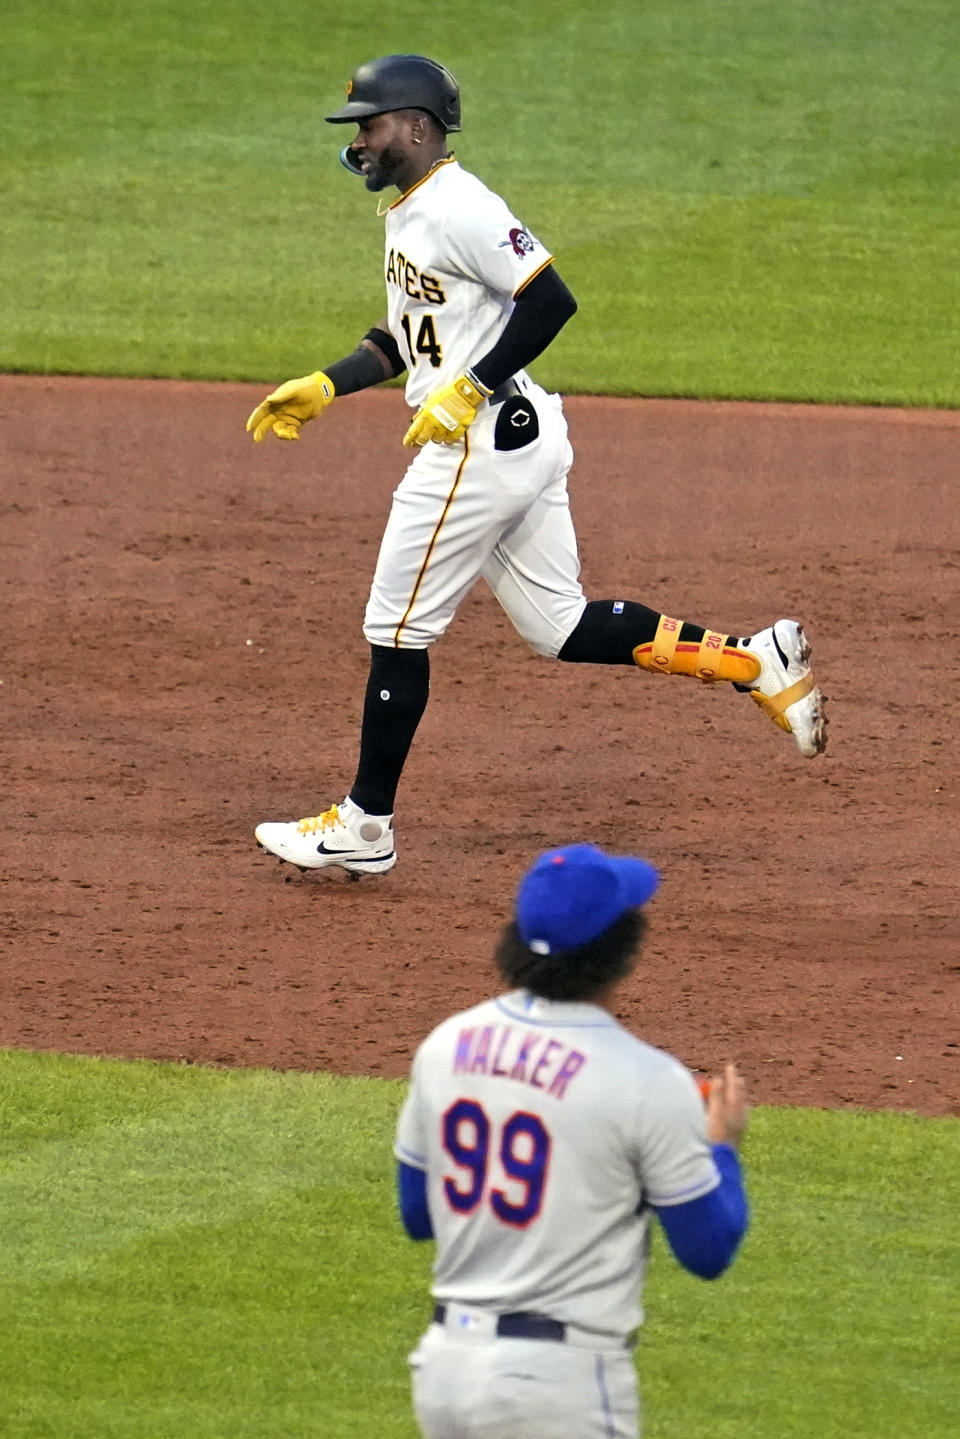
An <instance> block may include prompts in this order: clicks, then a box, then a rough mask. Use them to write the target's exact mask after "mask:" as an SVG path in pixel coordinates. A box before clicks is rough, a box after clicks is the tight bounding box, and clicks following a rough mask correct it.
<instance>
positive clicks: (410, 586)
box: [364, 157, 586, 656]
mask: <svg viewBox="0 0 960 1439" xmlns="http://www.w3.org/2000/svg"><path fill="white" fill-rule="evenodd" d="M551 258H552V257H551V255H550V254H549V252H548V251H547V250H546V249H544V247H543V245H541V243H540V241H539V240H537V239H536V238H535V237H534V236H532V235H531V234H530V233H529V231H527V230H526V229H525V228H524V226H523V225H522V224H521V223H520V221H519V220H518V219H517V218H516V216H514V215H513V214H511V212H510V210H509V209H508V208H507V206H506V204H505V203H504V201H503V200H501V199H500V197H499V196H498V195H495V194H494V193H493V192H492V191H491V190H488V189H487V187H486V186H485V185H483V184H482V183H481V182H480V181H479V180H478V179H477V178H476V177H475V176H474V175H471V174H469V173H468V172H467V171H466V170H463V169H461V167H460V165H459V164H458V163H457V162H456V160H454V159H453V158H452V157H449V158H447V159H443V160H440V161H439V162H438V163H437V164H436V165H435V166H434V168H433V169H432V170H431V171H430V172H429V174H428V175H426V176H425V178H424V179H423V180H421V181H420V182H419V183H418V184H417V185H414V186H413V187H412V189H410V190H408V191H407V192H406V194H404V195H401V196H400V198H399V199H397V200H395V201H394V202H393V204H392V205H391V206H390V208H389V210H388V211H387V213H386V256H385V262H384V274H385V279H386V287H387V308H388V323H389V327H390V331H391V333H392V335H393V337H394V339H395V340H396V342H397V344H398V346H399V348H400V352H401V355H402V356H403V358H404V360H405V361H406V362H407V365H408V372H407V376H408V377H407V385H406V398H407V400H408V402H409V404H410V405H411V407H412V408H413V409H418V408H419V407H420V405H421V404H422V403H423V402H424V401H425V400H426V399H427V397H428V396H429V395H430V394H432V393H433V392H434V391H435V390H437V389H439V388H441V387H442V386H443V385H445V384H448V383H450V382H452V381H453V380H455V379H457V378H458V376H460V375H462V374H463V372H464V371H465V370H467V369H469V367H470V366H471V364H474V363H476V362H477V360H479V359H480V358H481V357H482V356H483V355H485V354H487V352H488V351H489V350H490V349H492V348H493V345H494V344H495V342H496V341H497V339H498V338H499V336H500V335H501V334H502V332H503V329H504V326H505V325H506V323H507V320H508V319H509V317H510V314H511V312H512V310H513V305H514V300H515V297H516V296H517V294H518V293H519V292H520V291H521V290H522V289H523V288H524V286H525V285H526V284H528V283H529V282H530V281H531V280H532V279H533V278H534V277H535V276H536V275H537V274H538V273H539V272H540V271H541V270H542V269H543V268H544V267H545V266H546V265H548V264H549V263H550V261H551ZM515 381H516V387H517V389H518V390H519V392H520V393H521V394H522V395H523V396H524V397H526V399H527V400H529V402H530V404H531V405H532V406H533V410H534V412H535V420H533V421H531V419H530V418H524V417H523V416H517V417H516V419H517V421H518V425H520V426H526V427H527V428H528V429H535V430H538V434H537V436H536V438H534V439H532V440H531V441H530V442H529V443H527V444H523V445H517V446H515V447H514V442H515V441H516V440H517V438H523V433H522V429H521V430H520V431H518V433H515V434H513V435H511V436H509V442H510V444H511V447H510V448H506V449H505V448H504V447H503V446H504V435H503V432H502V430H501V432H500V433H499V434H498V432H497V419H498V413H499V409H500V407H499V404H498V403H496V395H495V397H494V400H492V401H488V402H485V403H484V404H483V405H481V407H480V410H479V412H478V414H477V418H476V420H475V421H474V422H473V424H472V425H471V426H470V428H469V429H468V431H467V433H466V435H465V436H464V438H463V440H461V441H460V442H459V443H457V444H455V445H439V444H435V443H430V444H427V445H425V446H424V447H423V448H422V450H420V451H419V453H418V454H417V455H416V458H415V459H414V461H413V463H412V464H411V465H410V467H409V469H408V470H407V473H406V474H405V476H404V478H403V480H402V481H401V483H400V485H399V486H398V488H397V490H396V492H395V494H394V499H393V506H392V509H391V512H390V517H389V520H388V522H387V526H386V530H385V532H384V536H383V540H382V542H381V546H380V554H379V558H378V561H377V567H376V572H375V574H374V579H373V585H372V588H371V592H370V598H369V602H368V604H367V611H366V617H365V621H364V634H365V636H366V638H367V639H368V640H369V642H370V643H371V644H376V645H388V646H397V647H399V648H411V649H422V648H425V647H426V646H427V645H429V644H430V643H431V642H432V641H433V640H435V639H437V638H438V636H440V635H441V634H443V632H444V630H445V629H446V627H447V625H448V624H449V623H450V621H451V619H452V618H453V615H454V613H455V612H456V609H457V606H458V605H459V604H460V601H461V600H462V599H463V598H464V596H465V595H466V594H467V592H468V591H469V590H470V589H471V587H472V586H473V584H474V583H475V582H476V580H477V579H478V577H479V576H480V575H483V577H484V578H485V579H486V580H487V581H488V583H489V584H490V586H491V588H492V589H493V591H494V593H495V594H496V596H497V598H498V599H499V601H500V603H501V604H502V605H503V607H504V609H505V610H506V611H507V613H508V614H509V616H510V618H511V619H512V620H513V622H514V624H515V625H516V627H517V629H518V630H519V631H520V633H521V634H522V635H523V637H524V638H525V639H526V640H527V641H528V643H529V644H530V645H531V646H532V647H533V648H534V649H535V650H537V651H538V652H539V653H541V654H545V655H550V656H555V655H556V654H557V653H558V652H559V650H560V649H561V648H562V646H563V643H564V641H565V640H566V639H567V637H568V636H569V635H570V633H571V632H572V630H573V629H575V627H576V625H577V623H578V621H579V619H580V616H581V614H582V613H583V610H584V607H585V604H586V601H585V599H584V595H583V591H582V589H581V587H580V582H579V573H580V565H579V559H578V556H577V544H576V537H575V535H574V530H573V523H572V520H571V518H570V509H569V503H568V498H567V472H568V470H569V468H570V464H571V462H572V457H573V456H572V451H571V448H570V444H569V441H568V439H567V426H566V421H565V419H564V416H563V408H562V405H561V401H560V398H559V396H557V395H549V394H547V393H546V392H545V391H544V390H543V389H541V388H540V386H539V385H536V384H535V383H534V382H533V381H532V380H531V379H530V377H529V376H528V375H527V374H526V373H525V372H524V371H521V372H520V373H519V374H518V375H517V376H516V377H515Z"/></svg>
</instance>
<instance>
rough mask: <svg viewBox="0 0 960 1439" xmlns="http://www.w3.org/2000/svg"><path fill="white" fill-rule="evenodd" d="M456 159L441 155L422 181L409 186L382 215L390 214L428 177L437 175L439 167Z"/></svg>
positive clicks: (423, 183)
mask: <svg viewBox="0 0 960 1439" xmlns="http://www.w3.org/2000/svg"><path fill="white" fill-rule="evenodd" d="M456 158H457V157H456V155H443V156H441V158H440V159H439V160H438V161H437V162H436V164H435V165H431V166H430V169H429V170H428V171H427V173H426V174H425V175H424V177H423V179H422V180H417V182H416V183H415V184H413V185H411V186H410V189H409V190H404V192H403V194H402V195H398V196H397V198H396V199H395V200H394V202H393V204H392V205H388V206H387V208H386V210H385V211H384V214H385V215H389V213H390V211H391V210H395V209H396V208H397V206H398V205H402V204H403V202H404V200H406V199H407V197H408V196H410V195H412V194H413V192H414V190H419V189H420V186H421V185H425V184H426V183H427V181H428V180H429V179H430V176H431V175H435V174H436V173H437V171H438V170H439V169H441V167H442V166H444V165H452V164H453V162H454V160H455V159H456Z"/></svg>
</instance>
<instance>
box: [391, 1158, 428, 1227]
mask: <svg viewBox="0 0 960 1439" xmlns="http://www.w3.org/2000/svg"><path fill="white" fill-rule="evenodd" d="M397 1203H398V1204H399V1206H400V1218H401V1219H402V1220H403V1227H404V1229H405V1230H406V1231H407V1233H408V1234H409V1236H410V1238H411V1239H432V1238H433V1225H432V1224H431V1223H430V1210H429V1208H428V1207H427V1175H426V1171H425V1170H423V1169H415V1168H414V1166H413V1165H412V1164H404V1162H403V1160H402V1159H400V1160H398V1161H397Z"/></svg>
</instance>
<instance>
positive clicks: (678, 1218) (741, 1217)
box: [654, 1144, 750, 1279]
mask: <svg viewBox="0 0 960 1439" xmlns="http://www.w3.org/2000/svg"><path fill="white" fill-rule="evenodd" d="M712 1149H713V1158H714V1162H715V1163H716V1166H717V1169H718V1170H719V1171H720V1183H719V1185H718V1186H717V1187H716V1189H711V1191H710V1193H709V1194H704V1195H701V1197H700V1198H699V1199H691V1200H689V1201H688V1202H687V1203H686V1204H671V1205H662V1206H661V1207H659V1208H657V1207H656V1206H654V1213H655V1214H656V1216H657V1218H658V1219H659V1221H660V1223H661V1224H662V1226H663V1231H664V1233H665V1234H666V1236H667V1242H668V1243H669V1245H670V1248H671V1249H672V1250H673V1253H674V1255H675V1256H676V1258H677V1259H679V1261H680V1263H681V1264H682V1265H683V1267H684V1269H689V1270H690V1271H691V1273H693V1274H698V1275H699V1276H700V1278H701V1279H716V1278H717V1277H718V1276H719V1275H720V1274H722V1273H723V1271H724V1270H725V1269H726V1268H727V1267H728V1266H729V1264H730V1262H731V1260H732V1259H733V1256H734V1255H735V1254H736V1252H737V1246H738V1245H739V1243H740V1241H741V1239H742V1238H743V1236H744V1234H746V1232H747V1224H748V1222H749V1217H750V1211H749V1206H748V1204H747V1196H746V1192H745V1190H744V1187H743V1177H742V1174H741V1171H740V1160H739V1159H738V1158H737V1152H736V1150H735V1149H734V1148H733V1147H732V1146H731V1145H729V1144H714V1145H713V1146H712Z"/></svg>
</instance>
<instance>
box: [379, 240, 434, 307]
mask: <svg viewBox="0 0 960 1439" xmlns="http://www.w3.org/2000/svg"><path fill="white" fill-rule="evenodd" d="M386 279H387V284H388V285H389V284H391V283H392V284H394V285H396V286H397V289H399V290H402V291H403V292H404V294H406V295H409V296H410V298H411V300H426V301H427V303H428V304H430V305H445V304H446V303H447V297H446V295H445V294H444V293H443V288H442V286H441V284H440V281H439V280H437V279H436V278H435V277H434V276H433V275H424V274H421V272H420V271H419V270H418V269H417V266H416V265H415V264H414V263H413V261H412V260H408V259H407V257H406V255H405V254H404V253H403V251H402V250H391V251H390V253H389V255H388V256H387V268H386Z"/></svg>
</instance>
